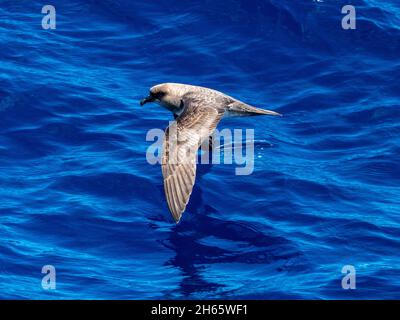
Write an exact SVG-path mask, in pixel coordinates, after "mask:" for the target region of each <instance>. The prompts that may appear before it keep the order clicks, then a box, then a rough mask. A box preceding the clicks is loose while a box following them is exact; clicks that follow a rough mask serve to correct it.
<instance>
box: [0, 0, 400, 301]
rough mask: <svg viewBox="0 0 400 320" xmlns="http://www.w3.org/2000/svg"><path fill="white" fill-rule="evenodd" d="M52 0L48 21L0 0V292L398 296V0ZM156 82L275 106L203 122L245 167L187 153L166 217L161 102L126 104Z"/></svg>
mask: <svg viewBox="0 0 400 320" xmlns="http://www.w3.org/2000/svg"><path fill="white" fill-rule="evenodd" d="M50 2H51V3H50V4H52V5H54V6H55V8H56V14H57V15H56V19H57V20H56V22H57V24H56V29H55V30H51V29H49V30H44V29H43V28H42V26H41V20H42V18H43V16H44V15H43V14H42V13H41V9H42V6H43V5H45V4H49V3H44V2H41V1H27V0H26V1H14V0H13V1H8V0H2V1H1V2H0V17H1V18H0V124H1V126H0V298H2V299H213V298H224V299H248V298H253V299H361V298H362V299H396V298H397V299H398V298H400V189H399V187H400V165H399V155H400V145H399V143H400V139H399V135H400V98H399V95H400V85H399V83H400V82H399V79H400V61H399V56H400V3H399V2H398V1H397V0H388V1H384V2H383V1H377V0H354V1H350V0H349V1H347V0H346V1H341V0H339V1H333V0H332V1H330V0H324V1H322V0H320V1H313V0H296V1H289V0H264V1H256V0H253V1H248V0H246V1H239V0H229V1H227V0H224V1H222V0H213V1H211V0H202V1H182V2H178V3H177V2H171V1H166V0H155V1H150V2H148V1H114V0H113V1H111V0H102V1H101V0H99V1H83V0H71V1H60V0H52V1H50ZM346 4H352V5H354V6H355V8H356V10H357V11H356V12H357V22H356V23H357V24H356V29H355V30H344V29H342V27H341V19H342V18H343V17H344V14H342V13H341V9H342V7H343V6H344V5H346ZM162 82H180V83H190V84H195V85H202V86H206V87H211V88H214V89H217V90H220V91H223V92H225V93H227V94H229V95H232V96H234V97H236V98H239V99H241V100H243V101H246V102H248V103H251V104H253V105H255V106H258V107H264V108H267V109H272V110H276V111H278V112H280V113H282V114H283V115H284V116H283V117H282V118H275V117H254V118H251V119H250V118H230V119H224V120H223V121H222V122H221V126H220V128H231V129H234V128H237V129H246V128H251V129H254V130H255V131H254V132H255V166H254V172H253V173H252V174H251V175H247V176H237V175H235V166H234V165H223V164H221V165H211V166H206V165H201V166H199V169H198V177H197V182H196V185H195V188H194V191H193V194H192V198H191V201H190V204H189V206H188V208H187V211H186V213H185V214H184V216H183V219H182V221H181V222H180V223H179V224H178V225H176V224H175V223H174V222H173V219H172V217H171V215H170V214H169V212H168V208H167V205H166V201H165V198H164V194H163V186H162V178H161V169H160V167H159V166H158V165H150V164H149V163H148V162H147V161H146V150H147V149H148V147H149V146H150V145H151V144H152V143H153V142H151V141H146V134H147V132H148V131H149V130H150V129H152V128H162V129H164V128H165V127H166V126H167V125H168V121H169V120H171V115H170V114H169V113H168V112H167V111H166V110H164V109H162V108H160V107H159V106H156V105H154V104H153V105H151V104H148V105H146V106H145V107H143V108H141V107H140V106H139V100H140V99H141V98H143V97H144V96H145V95H147V93H148V89H149V88H150V87H151V86H152V85H154V84H157V83H162ZM44 265H52V266H54V267H55V268H56V289H55V290H45V289H43V288H42V277H43V276H44V274H42V273H41V271H42V267H43V266H44ZM345 265H351V266H354V268H355V270H356V289H354V290H344V289H342V285H341V282H342V278H343V277H344V274H342V268H343V266H345Z"/></svg>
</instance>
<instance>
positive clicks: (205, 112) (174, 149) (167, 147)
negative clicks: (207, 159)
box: [161, 98, 223, 223]
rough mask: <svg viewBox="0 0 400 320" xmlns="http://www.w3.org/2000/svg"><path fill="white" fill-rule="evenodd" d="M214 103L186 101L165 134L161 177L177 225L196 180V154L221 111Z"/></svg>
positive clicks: (216, 122) (201, 100)
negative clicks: (180, 112)
mask: <svg viewBox="0 0 400 320" xmlns="http://www.w3.org/2000/svg"><path fill="white" fill-rule="evenodd" d="M216 103H217V102H216V101H204V100H203V99H196V98H186V99H185V100H184V111H183V112H182V114H181V115H180V116H179V117H178V118H177V119H176V121H175V122H173V123H172V124H171V125H170V126H169V127H168V128H167V130H166V131H165V136H164V145H163V154H162V161H161V167H162V173H163V177H164V191H165V196H166V198H167V202H168V207H169V209H170V211H171V213H172V216H173V218H174V219H175V221H176V222H177V223H178V222H179V220H180V219H181V217H182V214H183V212H184V211H185V208H186V205H187V203H188V202H189V197H190V195H191V193H192V190H193V186H194V182H195V179H196V158H197V150H198V149H199V146H200V145H201V143H202V142H203V141H204V139H206V138H207V139H208V138H209V136H210V135H211V134H212V133H213V131H214V130H215V128H216V127H217V125H218V122H219V121H220V120H221V118H222V115H223V110H222V108H220V107H219V106H218V105H217V106H216V105H215V104H216Z"/></svg>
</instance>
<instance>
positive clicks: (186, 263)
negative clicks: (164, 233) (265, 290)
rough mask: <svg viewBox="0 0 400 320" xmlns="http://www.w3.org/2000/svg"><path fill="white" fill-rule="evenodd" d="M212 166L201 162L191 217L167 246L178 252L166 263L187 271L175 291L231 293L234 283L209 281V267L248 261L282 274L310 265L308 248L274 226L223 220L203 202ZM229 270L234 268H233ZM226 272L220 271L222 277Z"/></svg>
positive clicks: (184, 294)
mask: <svg viewBox="0 0 400 320" xmlns="http://www.w3.org/2000/svg"><path fill="white" fill-rule="evenodd" d="M210 170H211V165H201V166H199V168H198V171H197V179H198V180H197V184H196V185H195V187H194V189H193V193H192V196H191V200H190V203H189V205H188V207H187V209H186V214H185V216H186V219H182V220H181V222H180V223H179V224H178V225H176V226H174V227H172V228H171V229H170V233H169V237H167V239H166V240H165V241H164V242H163V244H164V245H165V246H166V247H167V248H169V249H171V250H173V251H174V252H175V256H174V257H173V258H171V259H170V260H169V261H167V262H166V266H173V267H174V268H177V269H179V270H181V272H182V275H183V276H182V279H181V282H180V284H179V286H178V288H177V289H176V290H174V294H178V296H182V297H184V298H190V297H191V296H193V297H194V296H196V297H198V296H199V295H202V294H205V295H207V296H210V294H211V295H214V296H218V295H220V294H221V292H223V293H224V294H229V292H230V291H231V290H230V288H229V285H230V284H229V281H228V280H226V279H225V280H224V282H223V284H222V283H221V282H220V283H218V282H217V281H215V280H213V279H215V278H213V279H208V273H207V269H210V268H212V267H213V265H216V264H247V265H251V268H254V269H256V268H260V270H261V273H262V272H263V270H266V269H267V268H268V269H270V268H273V269H275V271H276V272H277V273H279V272H290V271H293V270H294V269H296V271H297V272H299V271H300V272H302V271H304V270H305V269H306V265H307V264H306V261H305V259H304V257H303V255H302V252H301V251H299V249H298V248H297V247H296V246H295V245H294V244H293V243H292V242H291V241H289V240H288V239H285V238H284V237H282V236H279V235H278V234H277V231H276V230H275V229H274V228H272V227H268V226H262V231H261V230H260V228H258V226H257V225H256V224H253V223H249V222H244V221H226V220H222V219H218V218H216V217H215V216H213V215H217V214H218V211H217V210H216V209H215V208H214V207H213V206H212V205H210V204H206V203H205V202H204V200H203V192H202V190H201V188H200V187H199V185H200V184H199V181H200V180H201V179H202V177H203V176H204V175H205V174H206V173H208V172H209V171H210ZM228 272H229V271H228ZM223 277H224V274H221V275H220V279H222V278H223Z"/></svg>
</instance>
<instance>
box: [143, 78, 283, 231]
mask: <svg viewBox="0 0 400 320" xmlns="http://www.w3.org/2000/svg"><path fill="white" fill-rule="evenodd" d="M148 102H155V103H158V104H160V105H161V106H163V107H164V108H166V109H168V110H169V111H171V112H172V113H173V115H174V118H175V122H174V123H173V124H172V125H170V126H169V127H168V128H167V129H166V130H165V136H164V141H163V152H162V157H161V168H162V174H163V178H164V191H165V196H166V199H167V203H168V207H169V210H170V211H171V214H172V216H173V218H174V220H175V222H176V223H178V222H179V221H180V219H181V217H182V214H183V212H184V211H185V208H186V205H187V204H188V202H189V198H190V195H191V193H192V190H193V186H194V182H195V178H196V156H197V150H198V149H199V147H200V146H201V144H202V143H203V141H204V140H206V139H210V137H211V136H212V134H213V132H214V130H215V128H216V127H217V125H218V123H219V121H220V120H221V118H222V117H223V116H259V115H271V116H280V114H279V113H277V112H275V111H270V110H265V109H259V108H255V107H252V106H250V105H248V104H246V103H243V102H241V101H239V100H237V99H235V98H232V97H230V96H228V95H226V94H224V93H222V92H219V91H216V90H213V89H209V88H205V87H199V86H193V85H187V84H179V83H162V84H158V85H156V86H154V87H152V88H151V89H150V94H149V96H148V97H146V98H144V99H143V100H142V101H140V105H141V106H143V105H144V104H146V103H148Z"/></svg>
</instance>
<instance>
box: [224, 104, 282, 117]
mask: <svg viewBox="0 0 400 320" xmlns="http://www.w3.org/2000/svg"><path fill="white" fill-rule="evenodd" d="M227 111H228V113H229V115H230V116H236V117H246V116H262V115H270V116H282V115H281V114H280V113H278V112H275V111H271V110H266V109H260V108H256V107H253V106H250V105H248V104H246V103H243V102H240V101H235V102H233V103H231V104H230V105H229V106H228V108H227Z"/></svg>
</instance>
